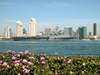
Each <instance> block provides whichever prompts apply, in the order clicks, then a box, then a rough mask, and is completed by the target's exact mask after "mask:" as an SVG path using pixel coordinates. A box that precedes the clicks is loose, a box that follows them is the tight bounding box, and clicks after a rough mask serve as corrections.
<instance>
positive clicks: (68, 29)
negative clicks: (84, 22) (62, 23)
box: [64, 26, 72, 36]
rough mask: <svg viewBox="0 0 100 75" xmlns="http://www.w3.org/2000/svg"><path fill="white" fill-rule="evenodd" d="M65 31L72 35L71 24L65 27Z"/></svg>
mask: <svg viewBox="0 0 100 75" xmlns="http://www.w3.org/2000/svg"><path fill="white" fill-rule="evenodd" d="M64 33H65V34H66V35H70V36H72V27H70V26H66V27H64Z"/></svg>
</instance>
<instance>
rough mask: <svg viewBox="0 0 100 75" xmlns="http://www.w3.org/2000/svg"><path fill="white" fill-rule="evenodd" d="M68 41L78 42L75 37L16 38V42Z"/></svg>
mask: <svg viewBox="0 0 100 75" xmlns="http://www.w3.org/2000/svg"><path fill="white" fill-rule="evenodd" d="M65 40H66V41H68V40H76V37H73V36H70V37H69V36H42V37H14V41H65Z"/></svg>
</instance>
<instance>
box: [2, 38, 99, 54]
mask: <svg viewBox="0 0 100 75" xmlns="http://www.w3.org/2000/svg"><path fill="white" fill-rule="evenodd" d="M7 50H12V51H15V52H16V53H19V52H20V51H23V52H25V50H28V51H30V53H32V54H47V55H51V56H55V53H59V56H77V55H78V54H79V55H82V56H92V55H93V56H100V41H94V40H81V41H65V42H64V41H63V42H62V41H59V42H53V41H52V42H51V41H13V40H0V53H1V52H6V51H7Z"/></svg>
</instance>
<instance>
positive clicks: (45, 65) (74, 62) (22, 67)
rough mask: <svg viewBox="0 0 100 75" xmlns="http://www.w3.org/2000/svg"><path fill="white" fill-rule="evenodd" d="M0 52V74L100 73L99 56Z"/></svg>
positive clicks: (68, 74) (59, 74)
mask: <svg viewBox="0 0 100 75" xmlns="http://www.w3.org/2000/svg"><path fill="white" fill-rule="evenodd" d="M55 54H56V56H55V57H54V56H47V55H46V54H31V53H30V52H29V51H25V54H23V52H20V53H19V54H18V53H15V52H14V51H12V52H11V51H10V50H9V51H7V52H3V53H0V75H33V74H34V75H100V57H97V56H91V57H89V56H80V55H78V56H75V57H70V56H67V57H66V56H63V57H60V56H58V54H57V53H55Z"/></svg>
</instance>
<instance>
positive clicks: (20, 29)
mask: <svg viewBox="0 0 100 75" xmlns="http://www.w3.org/2000/svg"><path fill="white" fill-rule="evenodd" d="M16 36H23V25H22V22H21V21H17V24H16Z"/></svg>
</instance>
